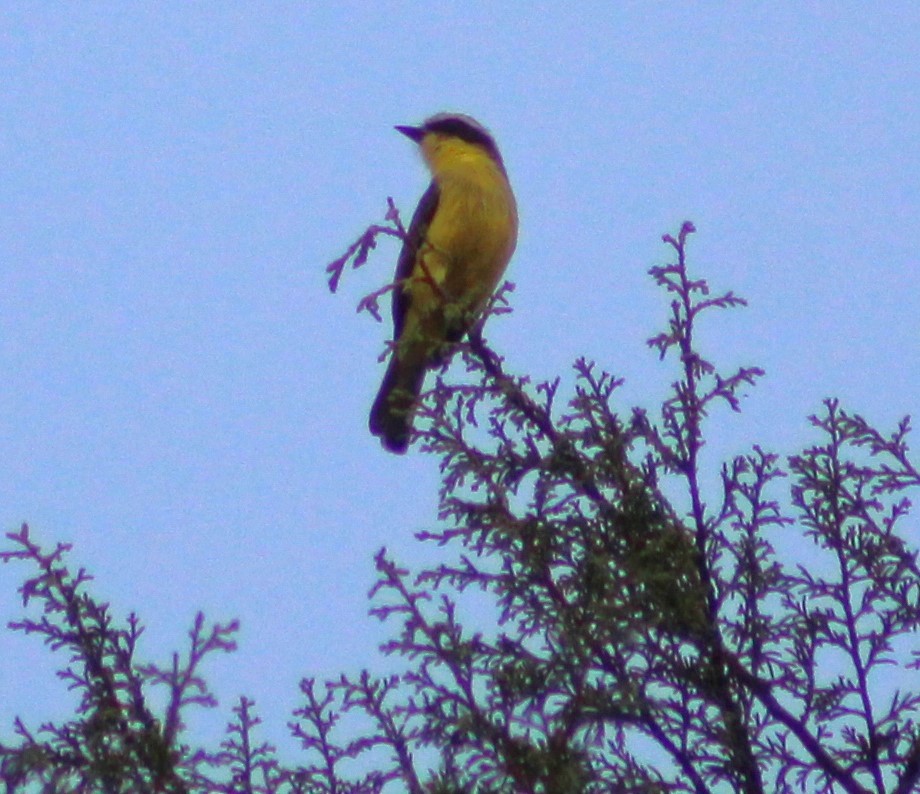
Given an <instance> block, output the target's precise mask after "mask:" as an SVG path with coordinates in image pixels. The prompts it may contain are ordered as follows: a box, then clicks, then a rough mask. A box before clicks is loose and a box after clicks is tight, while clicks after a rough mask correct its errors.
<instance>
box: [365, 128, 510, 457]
mask: <svg viewBox="0 0 920 794" xmlns="http://www.w3.org/2000/svg"><path fill="white" fill-rule="evenodd" d="M396 130H398V131H399V132H401V133H402V134H403V135H405V136H406V137H407V138H409V139H410V140H412V141H414V142H415V143H416V144H418V147H419V150H420V151H421V155H422V158H423V160H424V161H425V164H426V165H427V167H428V170H429V171H430V172H431V184H430V185H429V186H428V189H427V190H426V191H425V193H424V194H423V195H422V198H421V200H420V201H419V204H418V207H416V210H415V212H414V214H413V216H412V221H411V222H410V224H409V229H408V232H407V233H406V237H405V239H404V240H403V246H402V250H401V251H400V254H399V259H398V260H397V264H396V278H395V280H394V287H393V291H392V294H393V339H394V344H393V348H392V355H391V356H390V360H389V364H388V366H387V369H386V373H385V374H384V376H383V383H382V384H381V386H380V391H379V392H378V394H377V398H376V399H375V400H374V404H373V407H372V408H371V412H370V421H369V427H370V431H371V433H372V434H374V435H375V436H379V437H380V440H381V443H382V444H383V446H384V447H385V448H386V449H387V450H389V451H390V452H394V453H396V454H402V453H404V452H405V451H406V449H407V448H408V446H409V438H410V434H411V430H412V414H413V410H414V407H415V405H416V403H417V401H418V396H419V393H420V392H421V389H422V384H423V383H424V380H425V374H426V373H427V371H428V370H430V369H432V368H434V367H437V366H440V365H441V364H443V363H444V361H445V360H446V359H447V358H448V357H449V354H450V348H451V345H453V344H454V343H456V342H459V341H460V340H461V339H462V338H463V336H464V335H465V334H466V333H467V332H468V331H469V329H470V327H471V326H472V324H473V323H474V322H475V320H476V318H477V316H478V315H479V314H480V313H481V312H482V310H483V308H484V307H485V305H486V303H487V302H488V300H489V298H490V296H491V295H492V293H493V292H494V290H495V288H496V287H497V286H498V282H499V280H500V279H501V277H502V275H503V274H504V272H505V269H506V267H507V266H508V262H509V261H510V259H511V255H512V254H513V253H514V249H515V246H516V244H517V233H518V215H517V203H516V201H515V198H514V192H513V191H512V189H511V184H510V182H509V181H508V174H507V172H506V171H505V164H504V162H503V161H502V157H501V154H500V153H499V151H498V146H497V145H496V143H495V139H494V138H493V137H492V135H491V133H489V131H488V130H487V129H486V128H485V127H484V126H483V125H482V124H480V123H479V122H478V121H476V120H475V119H474V118H472V117H471V116H467V115H464V114H460V113H438V114H436V115H434V116H431V117H430V118H428V119H426V120H425V121H424V122H423V123H422V124H421V125H419V126H397V127H396Z"/></svg>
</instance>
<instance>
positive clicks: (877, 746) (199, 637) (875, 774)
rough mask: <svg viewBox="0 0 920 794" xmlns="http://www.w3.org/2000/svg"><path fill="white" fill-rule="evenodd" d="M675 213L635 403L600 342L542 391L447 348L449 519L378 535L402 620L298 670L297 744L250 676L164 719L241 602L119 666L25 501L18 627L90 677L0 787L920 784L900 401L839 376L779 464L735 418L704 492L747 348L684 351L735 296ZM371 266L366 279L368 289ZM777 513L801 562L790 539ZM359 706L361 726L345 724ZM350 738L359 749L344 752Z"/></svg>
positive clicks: (917, 592)
mask: <svg viewBox="0 0 920 794" xmlns="http://www.w3.org/2000/svg"><path fill="white" fill-rule="evenodd" d="M387 220H388V223H387V225H385V226H377V227H371V229H369V230H368V232H367V233H366V234H365V235H363V236H362V238H360V239H359V240H358V241H357V242H356V243H355V245H354V246H352V247H351V248H350V249H349V251H348V252H347V253H346V255H345V256H343V257H342V258H341V259H339V260H337V261H336V262H334V263H333V264H332V265H331V266H330V273H331V281H332V284H333V287H334V286H335V285H336V284H337V283H338V280H339V278H340V277H341V276H342V273H343V271H344V269H345V267H346V266H347V264H348V263H352V264H355V265H356V266H357V265H360V264H362V263H363V262H364V261H365V260H366V258H367V256H368V254H369V252H370V250H371V249H372V248H373V247H374V245H375V242H376V239H377V236H378V235H379V234H381V233H383V234H391V235H394V236H400V234H402V233H403V232H402V227H401V224H400V223H399V219H398V215H397V214H396V213H395V210H394V209H393V208H392V204H391V211H390V213H389V215H388V219H387ZM693 231H694V230H693V227H692V225H691V224H689V223H687V224H684V226H683V227H682V229H681V231H680V233H679V234H678V236H677V237H671V236H665V238H664V241H665V243H666V244H667V245H668V246H669V248H670V249H671V251H672V252H673V256H674V261H673V262H671V263H670V264H667V265H663V266H660V267H655V268H652V270H651V275H652V277H653V279H654V280H655V282H656V283H657V285H658V286H659V287H660V288H661V289H662V290H664V291H665V292H666V293H667V294H668V295H669V296H670V298H671V301H670V314H669V317H668V320H667V327H666V329H665V330H664V331H663V332H662V333H661V334H659V335H657V336H655V337H654V338H652V339H651V340H649V344H650V346H651V347H652V348H653V349H654V350H655V351H657V352H658V354H659V355H660V356H661V357H662V358H665V357H670V358H671V360H673V362H674V365H675V367H676V371H677V376H676V379H675V382H674V384H673V387H672V391H671V394H670V396H669V397H668V398H667V399H666V400H665V402H664V404H663V405H662V406H661V407H660V410H659V411H656V412H655V413H654V414H652V413H650V412H649V411H647V410H645V409H642V408H633V409H632V410H629V411H625V410H623V409H622V408H618V407H617V403H618V397H619V395H618V392H617V389H618V387H619V385H620V383H621V381H619V380H618V379H616V378H615V377H613V376H612V375H610V374H608V373H606V372H603V371H601V370H599V368H598V367H597V366H596V365H595V364H593V363H591V362H587V361H584V360H581V361H578V362H577V363H576V365H575V369H576V373H577V383H576V388H575V392H574V394H573V395H572V396H571V397H570V398H569V399H568V401H567V403H566V405H564V406H560V404H559V403H560V398H559V382H558V381H556V382H554V383H542V384H538V385H536V386H534V385H532V384H531V383H530V382H529V381H528V379H527V378H523V377H518V376H514V375H511V374H509V373H508V372H507V371H506V369H505V363H504V361H503V360H502V359H501V357H499V356H498V355H497V354H496V353H495V352H494V351H493V350H491V349H490V348H489V347H488V345H487V344H486V343H485V341H484V340H483V339H482V336H481V333H480V331H479V330H477V331H475V332H474V333H473V334H472V335H471V338H470V340H469V341H468V342H467V343H463V344H461V345H460V346H459V350H458V359H459V360H460V361H462V363H463V364H464V365H465V369H466V373H467V376H466V377H463V378H462V379H460V380H459V381H458V380H456V379H454V380H448V379H447V378H446V377H445V376H444V375H443V374H442V375H440V376H438V378H437V379H436V383H435V385H434V387H433V388H432V389H431V390H430V391H429V392H428V393H427V394H426V396H425V398H424V400H423V403H422V405H421V406H420V409H419V414H418V421H417V425H418V430H417V433H418V441H417V443H418V444H419V445H420V446H421V448H422V449H423V450H425V451H426V452H429V453H431V454H433V455H435V456H437V457H438V458H439V460H440V465H441V471H442V475H443V476H442V487H441V493H440V505H441V507H440V516H439V518H440V526H439V528H438V529H436V530H433V531H430V532H423V533H421V534H420V539H421V540H423V541H429V542H434V543H437V544H439V545H441V546H443V547H444V548H443V557H442V562H441V563H440V564H439V565H437V566H434V567H431V568H428V569H424V570H421V571H418V572H415V573H410V572H409V571H408V570H406V569H405V568H403V567H401V566H400V565H399V563H398V562H397V561H396V560H394V559H392V558H391V557H390V556H389V555H388V554H387V553H386V551H385V550H381V552H380V553H379V554H378V555H377V558H376V559H377V569H378V571H379V580H378V582H377V585H376V588H375V593H374V606H373V609H372V613H373V614H375V615H376V616H378V617H379V618H381V619H382V620H386V621H389V622H390V623H392V624H393V625H394V628H395V632H394V635H393V639H391V640H390V641H389V642H388V643H387V644H386V645H385V646H384V648H383V650H384V651H385V652H386V653H388V654H392V655H396V656H399V657H401V658H402V659H403V661H404V671H403V672H402V673H401V674H399V675H395V676H390V677H386V678H376V677H374V676H373V675H371V674H370V673H368V672H365V673H363V674H361V675H360V676H358V677H357V678H348V677H345V676H342V677H340V678H338V679H336V680H333V681H328V682H326V683H324V684H320V683H318V681H317V680H316V679H314V678H306V679H304V681H303V682H302V684H301V695H302V704H301V705H300V707H299V708H297V709H296V711H295V712H294V718H295V719H294V721H293V722H292V723H291V730H292V733H293V735H294V736H295V737H296V738H297V739H298V740H299V741H300V742H301V744H302V747H303V749H304V751H305V754H306V761H305V763H304V764H303V765H302V766H299V767H296V768H288V767H283V766H282V765H281V764H280V763H279V762H278V761H277V758H276V757H275V755H274V749H273V748H271V747H269V746H267V745H264V744H262V745H259V744H258V742H257V740H256V738H255V733H256V728H257V724H258V718H257V717H255V714H254V710H253V704H252V703H251V702H250V701H248V700H246V699H245V698H243V699H241V701H240V703H239V705H238V706H237V708H236V709H235V716H234V720H233V721H232V722H231V724H230V725H229V726H228V733H227V739H226V740H225V742H224V743H223V745H222V747H221V748H220V749H219V750H218V751H211V752H206V751H203V750H192V749H191V748H189V747H187V746H185V745H184V744H183V743H182V742H183V735H182V730H181V727H182V723H181V714H182V712H183V710H184V709H185V708H187V707H188V706H190V705H192V704H207V703H208V702H209V701H208V697H209V696H208V693H207V689H206V685H205V684H204V681H203V680H202V679H201V678H200V676H199V675H198V672H197V670H198V666H199V663H200V661H201V659H202V658H203V657H204V656H205V655H207V654H208V653H210V652H213V651H215V650H229V649H231V647H232V639H231V635H232V631H233V629H234V627H233V626H215V627H213V628H210V629H207V628H206V627H205V624H204V622H203V619H201V618H199V621H198V622H197V623H196V626H195V628H194V629H193V631H192V633H191V639H192V645H191V650H190V652H189V653H188V655H187V656H186V657H185V658H184V660H183V659H180V657H178V656H177V657H176V658H175V659H174V662H173V665H172V667H171V668H169V669H165V670H164V669H159V668H157V667H154V666H151V665H141V664H138V663H137V662H136V661H135V660H134V659H133V647H134V640H135V639H136V636H137V633H138V630H139V629H138V623H137V619H136V618H134V617H133V616H132V617H131V618H129V620H128V623H127V626H126V627H123V628H117V627H115V626H114V624H113V623H112V621H111V618H110V617H109V614H108V611H107V609H106V608H105V607H104V606H103V607H100V606H99V605H97V604H95V602H93V601H92V599H91V598H90V597H89V596H88V595H87V594H86V592H85V581H86V576H85V574H83V572H82V571H81V572H80V573H79V574H77V575H76V576H71V575H70V574H69V573H67V572H66V569H65V568H64V566H63V563H62V555H63V553H64V549H63V548H61V547H59V548H58V549H56V550H55V551H54V552H52V553H50V554H46V553H44V552H42V551H41V549H40V548H38V546H36V545H35V544H34V542H33V541H32V540H31V538H30V537H29V534H28V531H27V529H25V528H24V529H23V530H22V531H20V532H19V533H13V534H11V535H9V536H8V537H9V538H10V540H11V541H12V543H13V549H12V550H11V551H8V552H5V553H4V558H5V559H11V558H23V559H28V560H30V561H31V562H32V563H33V564H35V565H37V566H38V573H37V574H36V575H35V576H33V577H32V578H30V579H28V580H27V581H26V583H25V585H24V587H23V595H24V597H25V598H26V599H30V598H38V599H41V600H42V601H43V602H44V604H45V618H44V619H43V620H42V621H23V622H20V623H17V624H14V625H13V628H15V629H19V630H23V631H27V632H31V633H38V634H39V635H41V636H44V637H45V639H46V641H48V642H49V643H51V645H52V647H66V648H68V649H69V650H70V652H71V653H72V654H73V657H74V659H75V660H76V661H77V662H78V663H77V664H76V665H74V664H72V665H71V667H70V668H68V671H67V672H66V676H67V677H68V678H69V680H70V681H71V682H72V684H73V685H74V686H76V687H78V688H79V689H81V691H82V692H83V694H84V697H83V701H82V703H81V707H80V711H79V713H78V714H77V715H76V716H75V719H74V721H73V722H71V723H68V724H67V725H65V726H46V727H45V728H44V730H43V736H42V738H39V736H37V735H36V734H34V733H32V732H31V731H30V730H29V729H27V728H26V727H25V725H24V723H22V722H17V726H16V731H17V734H18V739H17V743H16V745H15V746H13V745H6V744H4V745H3V746H0V759H2V764H3V766H2V770H3V777H2V779H3V780H4V781H5V782H7V786H8V788H9V789H10V790H16V787H17V786H18V785H20V784H24V783H25V781H27V780H33V781H42V782H43V783H44V784H45V786H46V788H47V790H55V791H58V790H60V791H75V790H99V791H146V790H150V791H265V792H289V791H290V792H294V791H298V792H300V791H302V792H307V791H309V792H330V794H331V793H332V792H374V791H381V790H387V791H389V790H393V791H398V790H406V791H409V792H412V794H421V793H422V792H432V793H433V792H441V793H443V794H447V792H546V793H547V794H554V793H555V792H563V793H565V792H609V791H624V792H629V791H634V792H659V791H660V792H665V791H678V792H680V791H684V792H696V793H698V794H699V793H702V792H722V791H725V792H735V791H738V792H783V791H816V792H825V791H826V792H838V791H839V792H899V793H900V794H906V792H909V791H915V790H918V789H920V729H918V726H917V720H916V717H915V714H916V711H917V709H918V707H920V687H917V686H916V683H915V680H916V673H913V672H910V671H915V670H916V669H917V668H918V666H920V649H918V648H917V645H916V635H915V632H916V630H917V628H918V627H920V568H918V564H917V553H916V551H912V550H910V549H909V547H908V544H907V543H906V541H905V538H906V537H908V533H907V531H906V530H905V529H904V528H903V525H904V523H905V521H906V519H907V517H908V510H909V507H910V503H909V501H908V498H907V494H908V493H909V492H910V490H911V489H915V488H917V487H918V486H920V473H918V470H917V469H916V467H915V466H914V465H913V463H912V462H911V461H910V459H909V458H908V455H907V443H906V438H907V435H908V432H909V422H908V420H907V419H905V420H904V421H902V422H901V423H900V424H899V426H898V427H897V429H896V430H895V431H894V432H893V433H890V434H883V433H881V432H879V431H877V430H875V429H874V428H873V427H872V426H871V425H870V424H869V423H868V422H867V421H866V420H864V419H863V418H862V417H860V416H859V415H857V414H853V413H850V412H847V411H845V410H843V409H842V408H841V407H840V405H839V404H838V403H837V402H836V401H833V400H829V401H827V402H826V403H825V404H824V407H823V411H822V412H821V413H820V414H819V415H817V416H813V417H811V422H812V424H813V425H814V426H815V427H816V428H817V429H818V431H819V432H820V433H821V435H822V439H823V440H822V441H821V443H818V444H816V445H815V446H812V447H809V448H808V449H805V450H804V451H802V452H800V453H799V454H796V455H792V456H790V457H789V458H788V459H787V460H786V461H785V462H781V460H780V458H779V456H777V455H775V454H773V453H770V452H767V451H765V450H763V449H761V448H760V447H758V446H756V445H755V446H753V447H752V449H751V450H750V452H748V453H747V454H745V455H742V456H740V457H737V458H735V459H734V460H731V461H728V462H726V463H725V464H724V465H723V466H722V468H721V472H720V483H721V485H720V489H719V492H718V493H716V494H705V493H704V487H703V482H704V479H703V474H704V473H703V472H702V471H701V467H700V459H699V455H700V449H701V447H702V445H703V443H704V439H705V437H706V433H708V432H711V431H709V430H708V429H707V430H706V433H704V428H707V427H708V426H707V425H706V422H707V421H708V420H709V419H710V414H711V412H712V410H713V408H714V407H715V406H716V405H718V404H719V403H724V404H726V405H728V406H729V407H730V408H732V409H734V410H739V408H740V404H739V393H740V391H741V390H742V389H744V388H746V387H749V386H752V385H753V384H754V383H755V382H756V380H757V378H758V377H760V376H761V375H762V372H761V371H760V370H759V369H757V368H754V367H747V368H741V369H738V370H737V371H734V372H731V373H725V372H722V371H721V370H720V369H719V368H718V367H717V366H716V365H715V364H714V363H712V362H710V361H708V360H707V359H706V357H705V356H704V355H703V353H702V351H700V350H699V349H698V346H697V344H696V341H695V330H696V328H697V326H698V324H699V323H700V322H701V321H702V320H703V319H706V318H708V317H710V316H712V315H713V312H714V311H715V310H717V309H727V308H732V307H736V306H740V305H743V304H744V301H743V300H741V299H740V298H738V297H737V296H735V295H734V294H732V293H731V292H728V293H725V294H722V295H718V296H715V297H713V296H712V294H711V293H710V291H709V287H708V285H707V284H706V282H705V281H704V280H701V279H695V278H691V276H690V275H689V273H688V268H687V261H686V249H687V242H688V239H689V237H690V235H691V233H692V232H693ZM391 288H392V285H391V286H390V287H388V288H385V289H384V290H380V291H378V292H377V293H374V294H373V295H371V296H369V298H368V299H365V301H364V302H363V304H362V305H363V307H365V308H367V309H369V310H370V311H372V312H376V311H377V305H376V302H377V299H378V298H379V297H380V295H382V294H384V293H385V292H386V291H387V289H391ZM503 300H504V292H502V293H500V295H499V296H498V299H497V301H496V307H501V305H502V301H503ZM495 310H496V308H495V307H493V311H495ZM784 486H785V487H784ZM791 540H794V541H795V543H797V544H802V543H808V544H810V546H811V549H812V551H811V557H813V558H816V559H818V560H819V562H820V565H818V566H815V567H814V568H813V569H812V570H809V569H806V568H805V567H804V566H802V565H800V564H798V563H797V560H796V559H794V558H792V555H790V554H788V553H784V552H783V549H784V548H789V545H790V541H791ZM471 605H472V606H471ZM473 607H475V608H473ZM486 614H490V615H492V616H493V617H492V618H489V619H486V618H484V617H483V616H484V615H486ZM493 618H494V619H493ZM911 643H912V644H911ZM895 673H899V674H900V677H896V676H895V675H894V674H895ZM892 680H896V681H898V685H897V686H896V687H894V688H892V687H890V686H889V687H888V688H887V689H886V688H885V686H884V685H885V683H886V682H890V681H892ZM150 685H164V686H167V687H169V691H170V693H171V697H170V702H169V705H168V707H167V709H166V712H165V714H164V715H163V716H161V717H155V716H154V715H153V714H152V712H151V711H150V709H149V707H148V706H147V705H146V700H145V687H147V686H150ZM911 685H912V686H911ZM355 711H357V712H360V713H362V714H364V715H365V716H369V717H370V718H371V720H372V724H373V726H374V727H372V728H371V729H366V728H365V729H361V730H359V731H358V732H352V733H351V734H350V735H349V732H348V730H347V729H346V728H345V727H344V725H343V720H347V717H348V715H349V713H351V712H355ZM354 758H364V759H365V762H364V768H371V769H372V770H373V771H371V772H365V773H354V774H353V775H352V776H350V777H349V775H348V774H346V769H347V767H348V762H349V761H350V760H351V759H354ZM428 758H430V759H433V761H432V762H431V764H427V763H424V762H423V760H422V759H428ZM429 766H430V767H431V768H430V769H428V767H429ZM81 785H84V788H80V786H81Z"/></svg>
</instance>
